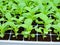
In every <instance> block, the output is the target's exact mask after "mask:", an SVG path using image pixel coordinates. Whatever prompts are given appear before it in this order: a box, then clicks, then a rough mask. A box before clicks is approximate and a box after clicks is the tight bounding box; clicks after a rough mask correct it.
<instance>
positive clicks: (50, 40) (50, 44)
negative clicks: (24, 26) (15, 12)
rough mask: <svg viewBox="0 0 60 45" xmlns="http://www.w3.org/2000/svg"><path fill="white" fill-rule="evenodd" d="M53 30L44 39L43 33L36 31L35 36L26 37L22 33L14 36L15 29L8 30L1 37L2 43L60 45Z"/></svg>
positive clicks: (7, 44)
mask: <svg viewBox="0 0 60 45" xmlns="http://www.w3.org/2000/svg"><path fill="white" fill-rule="evenodd" d="M33 32H34V31H33ZM52 32H53V31H52ZM52 32H50V33H49V34H47V35H46V36H47V37H46V38H44V39H43V38H42V34H39V33H36V32H35V33H36V34H35V38H32V37H29V38H24V37H23V35H21V34H18V36H17V37H13V35H14V33H13V31H6V33H5V36H4V37H3V38H0V45H60V40H57V39H56V37H57V36H56V34H52Z"/></svg>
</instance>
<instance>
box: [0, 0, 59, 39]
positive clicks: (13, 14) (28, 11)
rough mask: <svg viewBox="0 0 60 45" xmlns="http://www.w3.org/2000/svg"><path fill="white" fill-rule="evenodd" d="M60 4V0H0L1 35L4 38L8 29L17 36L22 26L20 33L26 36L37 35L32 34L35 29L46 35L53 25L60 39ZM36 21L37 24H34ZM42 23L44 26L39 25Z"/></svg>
mask: <svg viewBox="0 0 60 45" xmlns="http://www.w3.org/2000/svg"><path fill="white" fill-rule="evenodd" d="M59 6H60V0H48V1H47V0H0V37H2V38H3V36H4V33H5V32H6V31H7V30H13V31H14V33H15V36H17V35H18V31H21V30H19V28H20V27H23V28H24V31H22V32H21V33H20V34H22V35H23V36H24V37H25V38H27V37H29V36H31V37H35V35H34V33H33V34H31V31H32V30H33V29H34V30H35V31H36V32H39V33H41V34H43V35H44V37H46V36H45V35H46V34H48V32H50V31H52V30H51V27H52V28H54V32H55V33H56V34H57V36H58V37H57V40H59V39H60V36H59V35H60V30H59V29H60V7H59ZM50 15H51V17H49V16H50ZM52 17H54V18H52ZM38 18H39V20H38ZM34 21H35V23H37V25H32V24H33V22H34ZM52 23H53V24H52ZM40 24H43V26H39V25H40ZM58 33H59V34H58Z"/></svg>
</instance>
